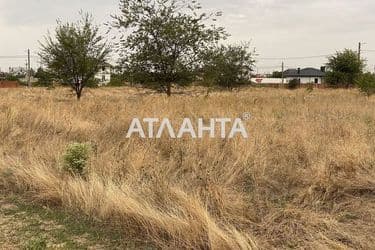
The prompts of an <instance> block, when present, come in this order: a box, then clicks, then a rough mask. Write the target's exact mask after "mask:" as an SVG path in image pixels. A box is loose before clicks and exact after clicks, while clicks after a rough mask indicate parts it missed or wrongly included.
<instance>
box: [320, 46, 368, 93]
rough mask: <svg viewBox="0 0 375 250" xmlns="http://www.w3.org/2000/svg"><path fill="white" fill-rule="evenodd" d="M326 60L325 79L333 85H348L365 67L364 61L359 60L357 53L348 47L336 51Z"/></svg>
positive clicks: (353, 81)
mask: <svg viewBox="0 0 375 250" xmlns="http://www.w3.org/2000/svg"><path fill="white" fill-rule="evenodd" d="M328 60H329V61H328V63H327V70H328V71H327V74H326V81H327V83H329V84H331V85H334V86H346V87H348V86H349V85H352V84H354V83H355V81H356V79H357V78H358V77H359V76H360V75H361V73H362V71H363V69H364V67H365V64H364V62H363V61H362V60H359V58H358V54H357V53H356V52H354V51H352V50H349V49H346V50H344V51H342V52H337V53H336V55H334V56H331V57H330V58H329V59H328Z"/></svg>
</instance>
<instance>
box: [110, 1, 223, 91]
mask: <svg viewBox="0 0 375 250" xmlns="http://www.w3.org/2000/svg"><path fill="white" fill-rule="evenodd" d="M120 10H121V15H119V16H116V17H115V23H114V25H113V27H115V28H117V29H119V31H120V33H123V34H125V35H126V37H125V38H123V39H121V42H120V44H119V47H120V50H121V52H122V53H121V55H122V58H121V64H122V68H124V69H125V71H126V72H128V74H127V75H128V77H127V79H130V80H131V82H132V83H140V84H144V85H145V84H151V85H158V86H159V87H160V89H162V90H163V91H165V92H166V93H167V95H168V96H170V95H171V86H172V84H177V85H186V84H188V83H190V82H191V81H192V80H193V79H194V72H195V69H196V68H197V66H198V65H199V63H200V61H201V55H202V54H203V52H204V51H206V50H207V49H208V48H209V47H212V45H213V44H215V43H216V42H218V41H219V40H220V39H222V38H224V37H226V34H225V32H224V29H223V28H220V27H219V28H218V27H216V26H215V25H210V26H208V25H206V22H207V21H210V20H211V21H215V17H217V16H220V15H221V13H215V14H207V13H200V12H201V5H200V4H199V3H197V1H196V0H162V1H160V0H145V1H139V0H120ZM125 35H124V36H125Z"/></svg>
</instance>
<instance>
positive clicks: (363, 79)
mask: <svg viewBox="0 0 375 250" xmlns="http://www.w3.org/2000/svg"><path fill="white" fill-rule="evenodd" d="M357 86H358V88H359V90H360V91H361V92H362V93H364V94H365V95H367V96H368V97H370V96H371V95H374V94H375V75H374V74H371V73H366V74H363V75H361V76H360V77H359V78H358V80H357Z"/></svg>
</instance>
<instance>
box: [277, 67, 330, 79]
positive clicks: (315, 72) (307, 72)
mask: <svg viewBox="0 0 375 250" xmlns="http://www.w3.org/2000/svg"><path fill="white" fill-rule="evenodd" d="M325 75H326V73H325V72H323V71H322V70H320V69H315V68H304V69H301V70H300V71H299V72H298V69H288V70H285V71H284V77H324V76H325Z"/></svg>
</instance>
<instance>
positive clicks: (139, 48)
mask: <svg viewBox="0 0 375 250" xmlns="http://www.w3.org/2000/svg"><path fill="white" fill-rule="evenodd" d="M201 10H202V7H201V5H200V4H199V3H198V2H197V1H196V0H142V1H139V0H120V14H119V15H116V16H113V22H112V23H111V24H109V25H108V27H109V28H110V29H109V32H110V31H115V32H116V33H117V34H118V39H115V41H116V42H112V43H111V44H110V43H109V42H108V40H107V39H106V37H105V36H102V35H101V34H100V32H99V27H98V26H96V25H94V24H93V18H92V16H91V15H89V14H83V13H81V15H82V18H81V20H79V21H78V22H76V23H62V22H61V21H58V25H57V28H56V30H55V34H53V35H51V34H48V35H47V36H46V39H45V41H44V43H42V44H41V52H40V53H39V55H40V58H41V60H42V63H43V64H44V65H45V66H46V67H47V70H46V71H44V70H42V69H40V70H38V75H39V78H40V81H42V82H46V81H48V79H51V78H53V79H56V80H58V81H60V82H62V83H67V84H70V85H71V86H72V88H73V89H74V90H75V92H76V94H77V98H78V99H80V98H81V95H82V90H83V88H84V87H85V86H87V85H89V84H90V83H91V82H92V80H93V78H94V76H95V74H96V73H97V72H98V70H99V68H100V67H101V66H102V65H104V64H105V63H106V61H107V60H108V57H109V55H110V54H111V52H116V53H118V54H119V58H120V60H119V65H118V68H119V69H120V70H119V72H121V73H122V75H121V76H119V75H117V76H116V77H115V80H116V84H118V83H120V82H121V81H127V82H130V83H136V84H142V85H145V86H148V87H156V88H158V89H160V90H161V91H164V92H165V93H166V94H167V95H168V96H170V95H171V93H172V85H187V84H189V83H191V82H194V81H199V82H200V83H202V84H204V85H206V86H208V87H212V86H223V87H226V88H229V89H231V88H232V87H233V86H234V85H239V84H245V83H249V80H250V78H251V72H252V70H253V66H254V63H255V61H254V58H253V54H252V53H251V52H250V49H249V44H247V43H244V44H240V45H220V43H221V41H223V40H225V39H226V38H227V37H228V34H227V33H226V31H225V30H224V28H223V27H218V26H216V20H217V18H218V17H220V16H221V14H222V13H221V12H217V13H205V12H202V11H201ZM364 65H365V64H364V62H363V61H362V60H360V59H359V58H358V55H357V53H355V52H353V51H351V50H345V51H343V52H338V53H337V54H336V55H335V56H332V57H330V58H329V62H328V64H327V68H328V72H327V81H328V82H329V83H331V84H332V85H343V86H349V85H351V84H353V83H356V82H358V85H359V86H365V85H366V86H367V87H365V88H363V89H373V88H374V86H373V85H371V84H373V82H375V80H373V79H375V77H374V76H373V75H371V74H366V75H363V74H362V73H363V69H364ZM280 74H281V73H280ZM371 86H372V87H371ZM367 92H369V91H367Z"/></svg>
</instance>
